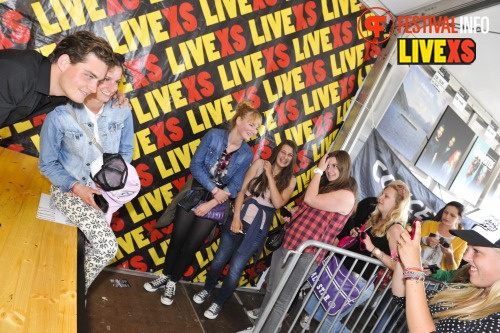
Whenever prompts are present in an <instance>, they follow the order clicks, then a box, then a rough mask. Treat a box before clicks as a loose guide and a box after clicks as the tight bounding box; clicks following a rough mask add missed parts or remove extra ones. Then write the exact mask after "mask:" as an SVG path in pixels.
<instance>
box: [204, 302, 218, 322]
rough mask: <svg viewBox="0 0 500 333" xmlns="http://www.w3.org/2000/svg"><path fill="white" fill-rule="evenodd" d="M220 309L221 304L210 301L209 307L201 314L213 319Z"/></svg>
mask: <svg viewBox="0 0 500 333" xmlns="http://www.w3.org/2000/svg"><path fill="white" fill-rule="evenodd" d="M220 310H222V306H220V305H219V304H217V303H212V305H210V307H209V308H208V309H207V311H205V313H204V314H203V315H204V316H205V318H208V319H215V318H217V316H218V315H219V312H220Z"/></svg>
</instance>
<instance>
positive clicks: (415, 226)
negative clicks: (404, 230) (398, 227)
mask: <svg viewBox="0 0 500 333" xmlns="http://www.w3.org/2000/svg"><path fill="white" fill-rule="evenodd" d="M417 223H420V224H422V220H421V219H419V218H415V219H414V220H413V223H412V224H411V239H413V238H414V237H415V231H416V230H417Z"/></svg>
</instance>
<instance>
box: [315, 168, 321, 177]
mask: <svg viewBox="0 0 500 333" xmlns="http://www.w3.org/2000/svg"><path fill="white" fill-rule="evenodd" d="M313 172H314V173H317V174H318V175H320V176H322V175H323V170H321V169H320V168H314V170H313Z"/></svg>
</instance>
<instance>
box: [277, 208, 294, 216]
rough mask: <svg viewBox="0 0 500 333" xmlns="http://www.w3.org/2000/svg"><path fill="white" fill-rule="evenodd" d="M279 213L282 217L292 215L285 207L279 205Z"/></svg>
mask: <svg viewBox="0 0 500 333" xmlns="http://www.w3.org/2000/svg"><path fill="white" fill-rule="evenodd" d="M280 214H281V216H282V217H292V212H290V211H289V210H288V209H286V208H285V207H281V208H280Z"/></svg>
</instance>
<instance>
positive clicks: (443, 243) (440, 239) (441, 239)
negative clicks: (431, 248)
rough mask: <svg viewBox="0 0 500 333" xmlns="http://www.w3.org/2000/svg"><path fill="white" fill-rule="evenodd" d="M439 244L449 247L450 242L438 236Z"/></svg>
mask: <svg viewBox="0 0 500 333" xmlns="http://www.w3.org/2000/svg"><path fill="white" fill-rule="evenodd" d="M439 244H441V245H443V246H444V247H446V248H448V247H450V244H449V243H448V242H447V241H446V240H445V239H444V238H443V237H440V238H439Z"/></svg>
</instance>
